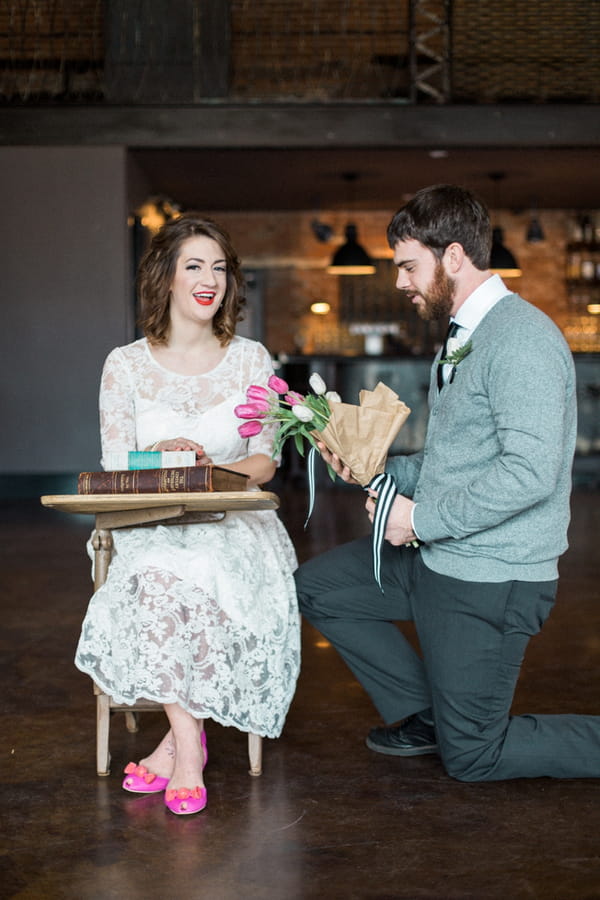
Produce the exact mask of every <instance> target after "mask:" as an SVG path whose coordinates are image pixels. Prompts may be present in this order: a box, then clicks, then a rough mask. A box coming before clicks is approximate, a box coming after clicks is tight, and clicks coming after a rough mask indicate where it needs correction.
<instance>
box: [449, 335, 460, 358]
mask: <svg viewBox="0 0 600 900" xmlns="http://www.w3.org/2000/svg"><path fill="white" fill-rule="evenodd" d="M459 347H460V344H459V343H458V338H456V337H451V338H448V340H447V341H446V356H452V354H453V353H456V351H457V350H458V348H459Z"/></svg>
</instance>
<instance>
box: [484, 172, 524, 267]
mask: <svg viewBox="0 0 600 900" xmlns="http://www.w3.org/2000/svg"><path fill="white" fill-rule="evenodd" d="M489 177H490V179H491V181H493V182H494V184H495V185H498V184H499V182H500V181H503V179H504V178H505V177H506V176H505V173H504V172H490V174H489ZM494 206H495V208H496V209H497V208H498V197H497V189H496V191H495V197H494ZM490 271H492V272H495V273H496V274H497V275H501V276H502V277H503V278H518V277H519V276H520V275H522V274H523V273H522V272H521V269H520V268H519V264H518V262H517V260H516V257H515V256H514V255H513V254H512V253H511V252H510V250H509V249H508V247H505V246H504V230H503V229H502V228H500V226H499V225H496V226H494V228H492V252H491V254H490Z"/></svg>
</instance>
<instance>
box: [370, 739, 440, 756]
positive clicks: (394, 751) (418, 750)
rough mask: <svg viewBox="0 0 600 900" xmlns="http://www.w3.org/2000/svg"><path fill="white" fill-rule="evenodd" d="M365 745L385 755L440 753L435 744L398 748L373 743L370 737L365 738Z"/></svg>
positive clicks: (437, 754) (427, 754)
mask: <svg viewBox="0 0 600 900" xmlns="http://www.w3.org/2000/svg"><path fill="white" fill-rule="evenodd" d="M366 745H367V747H368V748H369V750H374V751H375V753H383V754H385V756H429V755H432V754H435V755H436V756H439V754H440V751H439V748H438V745H437V744H424V745H423V747H411V749H410V750H400V749H399V748H396V747H382V746H381V744H375V743H373V741H371V739H370V738H367V739H366Z"/></svg>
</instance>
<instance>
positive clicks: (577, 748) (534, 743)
mask: <svg viewBox="0 0 600 900" xmlns="http://www.w3.org/2000/svg"><path fill="white" fill-rule="evenodd" d="M381 571H382V585H383V588H384V591H385V593H382V592H381V591H380V590H379V588H378V586H377V584H376V582H375V581H374V579H373V568H372V559H371V541H370V538H362V539H360V540H358V541H353V542H352V543H350V544H345V545H343V546H341V547H338V548H336V549H335V550H332V551H331V552H329V553H324V554H323V555H322V556H318V557H316V558H315V559H312V560H310V561H309V562H307V563H305V564H304V565H302V566H300V568H299V569H298V571H297V572H296V585H297V589H298V598H299V602H300V609H301V611H302V614H303V615H304V616H305V617H306V618H307V619H308V620H309V621H310V622H311V623H312V624H313V625H314V626H315V627H316V628H317V629H318V630H319V631H320V632H321V633H322V634H323V635H324V636H325V637H326V638H327V639H328V640H329V641H330V642H331V643H332V644H333V646H334V647H336V649H337V650H338V651H339V653H340V654H341V655H342V657H343V658H344V660H345V661H346V663H347V664H348V666H349V667H350V669H351V670H352V672H353V673H354V675H355V676H356V678H357V679H358V681H359V682H360V683H361V684H362V686H363V687H364V688H365V690H366V691H367V693H368V694H369V696H370V697H371V699H372V700H373V703H374V704H375V706H376V708H377V709H378V711H379V712H380V714H381V716H382V718H383V719H384V721H385V722H387V723H391V722H397V721H399V720H400V719H403V718H405V717H406V716H409V715H411V714H412V713H415V712H419V711H422V710H425V709H428V708H431V709H432V710H433V717H434V722H435V729H436V737H437V742H438V745H439V748H440V756H441V759H442V762H443V764H444V767H445V769H446V771H447V773H448V774H449V775H451V776H452V777H454V778H457V779H459V780H461V781H494V780H500V779H507V778H531V777H537V776H544V775H547V776H552V777H556V778H598V777H600V716H579V715H555V716H554V715H553V716H548V715H540V716H537V715H522V716H511V715H510V708H511V704H512V699H513V695H514V690H515V686H516V683H517V678H518V676H519V671H520V667H521V663H522V661H523V656H524V653H525V648H526V646H527V643H528V641H529V639H530V637H532V636H533V635H534V634H537V633H538V632H539V630H540V629H541V627H542V625H543V623H544V621H545V620H546V618H547V617H548V615H549V613H550V610H551V609H552V605H553V603H554V598H555V594H556V587H557V582H556V581H549V582H523V581H511V582H502V583H500V584H496V583H489V582H488V583H483V584H482V583H479V582H468V581H460V580H458V579H455V578H450V577H448V576H445V575H438V574H437V573H435V572H433V571H431V570H430V569H428V568H427V566H425V564H424V563H423V561H422V559H421V556H420V553H419V552H418V551H416V550H414V549H412V548H404V547H401V548H399V547H392V546H391V545H390V544H388V543H384V546H383V549H382V563H381ZM398 621H413V622H414V624H415V628H416V631H417V635H418V638H419V643H420V648H421V653H422V656H420V655H419V654H418V653H416V652H415V651H414V650H413V648H412V647H411V645H410V643H409V642H408V641H407V640H406V639H405V637H404V635H403V634H402V632H401V631H400V629H399V628H398V627H397V625H396V624H395V622H398Z"/></svg>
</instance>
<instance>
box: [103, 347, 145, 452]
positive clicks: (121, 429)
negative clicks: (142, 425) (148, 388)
mask: <svg viewBox="0 0 600 900" xmlns="http://www.w3.org/2000/svg"><path fill="white" fill-rule="evenodd" d="M100 438H101V442H102V455H103V456H104V454H105V453H106V451H107V450H137V449H138V448H137V447H136V437H135V402H134V391H133V386H132V384H131V379H130V374H129V370H128V366H127V363H126V360H125V358H124V356H123V353H122V351H121V350H120V349H119V348H118V347H117V348H116V349H115V350H113V351H112V352H111V353H109V355H108V357H107V358H106V362H105V363H104V368H103V370H102V380H101V383H100Z"/></svg>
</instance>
